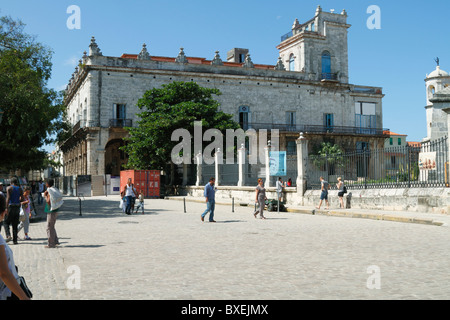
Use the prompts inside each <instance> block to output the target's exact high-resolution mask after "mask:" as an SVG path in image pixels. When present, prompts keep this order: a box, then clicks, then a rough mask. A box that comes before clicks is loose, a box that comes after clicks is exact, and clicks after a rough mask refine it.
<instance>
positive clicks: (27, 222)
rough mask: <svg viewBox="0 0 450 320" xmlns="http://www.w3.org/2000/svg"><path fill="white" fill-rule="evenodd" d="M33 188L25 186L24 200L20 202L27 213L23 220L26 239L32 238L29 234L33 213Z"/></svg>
mask: <svg viewBox="0 0 450 320" xmlns="http://www.w3.org/2000/svg"><path fill="white" fill-rule="evenodd" d="M30 198H31V188H30V187H25V191H24V192H23V199H22V200H23V201H22V202H21V203H20V204H21V205H22V210H23V213H24V215H25V220H24V221H23V231H24V232H25V240H31V238H30V237H29V236H28V231H29V229H30V214H31V201H30Z"/></svg>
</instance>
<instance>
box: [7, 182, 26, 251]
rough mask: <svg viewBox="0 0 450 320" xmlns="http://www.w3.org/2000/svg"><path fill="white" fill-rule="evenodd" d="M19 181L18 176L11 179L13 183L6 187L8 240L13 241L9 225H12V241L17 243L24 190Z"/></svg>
mask: <svg viewBox="0 0 450 320" xmlns="http://www.w3.org/2000/svg"><path fill="white" fill-rule="evenodd" d="M18 184H19V182H18V180H17V178H16V177H13V178H12V179H11V185H10V186H9V187H8V188H7V189H6V204H7V206H8V208H7V210H6V211H7V212H6V218H5V220H4V226H5V232H6V242H9V241H11V233H10V230H9V226H12V232H13V235H12V241H13V243H14V244H17V233H18V226H19V222H20V221H19V218H20V203H21V201H22V196H23V190H22V188H20V187H19V186H18Z"/></svg>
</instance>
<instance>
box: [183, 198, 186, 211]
mask: <svg viewBox="0 0 450 320" xmlns="http://www.w3.org/2000/svg"><path fill="white" fill-rule="evenodd" d="M183 204H184V213H186V198H183Z"/></svg>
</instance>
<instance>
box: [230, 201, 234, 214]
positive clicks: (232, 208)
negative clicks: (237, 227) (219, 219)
mask: <svg viewBox="0 0 450 320" xmlns="http://www.w3.org/2000/svg"><path fill="white" fill-rule="evenodd" d="M231 212H234V198H232V199H231Z"/></svg>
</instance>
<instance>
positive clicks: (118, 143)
mask: <svg viewBox="0 0 450 320" xmlns="http://www.w3.org/2000/svg"><path fill="white" fill-rule="evenodd" d="M124 145H125V142H124V141H123V140H122V139H113V140H111V141H109V142H108V143H107V144H106V147H105V174H110V175H112V176H120V171H121V170H122V169H123V168H122V166H123V165H124V164H126V163H127V162H128V157H127V155H126V154H125V152H124V151H122V150H120V147H123V146H124Z"/></svg>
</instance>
